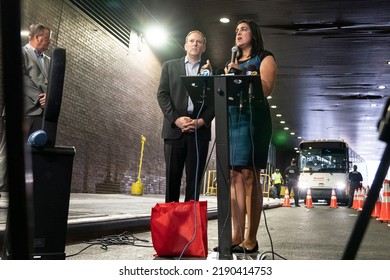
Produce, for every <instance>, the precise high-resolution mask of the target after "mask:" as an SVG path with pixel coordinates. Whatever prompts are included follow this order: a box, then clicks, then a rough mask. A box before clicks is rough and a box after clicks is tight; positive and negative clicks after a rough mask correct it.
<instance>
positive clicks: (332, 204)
mask: <svg viewBox="0 0 390 280" xmlns="http://www.w3.org/2000/svg"><path fill="white" fill-rule="evenodd" d="M329 207H330V208H339V207H338V206H337V197H336V192H335V190H334V189H332V197H331V199H330V206H329Z"/></svg>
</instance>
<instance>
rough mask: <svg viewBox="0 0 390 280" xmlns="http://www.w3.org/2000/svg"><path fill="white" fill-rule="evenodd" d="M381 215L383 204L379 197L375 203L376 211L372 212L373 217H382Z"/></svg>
mask: <svg viewBox="0 0 390 280" xmlns="http://www.w3.org/2000/svg"><path fill="white" fill-rule="evenodd" d="M380 214H381V202H380V200H379V197H378V199H377V200H376V202H375V207H374V210H372V213H371V217H373V218H378V217H380Z"/></svg>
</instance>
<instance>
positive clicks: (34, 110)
mask: <svg viewBox="0 0 390 280" xmlns="http://www.w3.org/2000/svg"><path fill="white" fill-rule="evenodd" d="M22 58H23V60H22V62H23V81H24V110H25V114H26V115H27V116H37V115H41V114H42V112H43V110H42V108H41V107H40V105H39V93H41V92H47V83H48V73H49V66H50V58H49V57H48V56H46V55H45V54H44V55H43V59H44V64H45V69H44V68H43V67H42V65H41V63H40V62H39V60H38V57H37V54H36V53H35V51H34V49H33V48H32V47H31V46H30V45H29V44H27V45H25V46H24V47H23V48H22Z"/></svg>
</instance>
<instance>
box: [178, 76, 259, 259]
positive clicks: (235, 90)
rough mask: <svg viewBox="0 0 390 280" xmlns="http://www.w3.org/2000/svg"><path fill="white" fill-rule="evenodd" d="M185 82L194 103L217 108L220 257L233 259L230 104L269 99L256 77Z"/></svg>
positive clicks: (187, 79) (188, 78)
mask: <svg viewBox="0 0 390 280" xmlns="http://www.w3.org/2000/svg"><path fill="white" fill-rule="evenodd" d="M182 79H183V82H184V85H185V87H186V89H187V92H188V94H189V95H190V97H191V100H192V101H193V103H194V104H199V103H200V104H203V103H205V104H207V105H208V106H214V108H215V131H216V133H215V139H216V161H217V168H216V169H217V184H218V192H217V207H218V240H219V242H218V244H219V246H218V250H219V259H223V260H229V259H232V252H231V245H232V244H231V238H232V222H231V213H230V210H231V209H230V201H231V199H230V168H229V167H230V151H229V121H228V107H229V106H232V105H235V106H245V105H247V104H252V103H253V104H257V105H258V106H260V107H261V106H265V104H266V100H265V98H264V95H263V91H262V87H261V85H260V78H259V76H258V75H256V76H241V75H239V76H237V75H224V76H183V77H182Z"/></svg>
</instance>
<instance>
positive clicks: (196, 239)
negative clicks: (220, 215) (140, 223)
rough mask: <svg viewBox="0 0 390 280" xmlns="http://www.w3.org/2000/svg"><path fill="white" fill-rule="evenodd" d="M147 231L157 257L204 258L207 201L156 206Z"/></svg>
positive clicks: (205, 250)
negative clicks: (149, 231)
mask: <svg viewBox="0 0 390 280" xmlns="http://www.w3.org/2000/svg"><path fill="white" fill-rule="evenodd" d="M150 230H151V233H152V242H153V247H154V249H155V250H156V253H157V255H158V256H193V257H207V201H196V202H194V201H193V200H192V201H188V202H168V203H157V204H156V206H154V207H153V208H152V215H151V218H150Z"/></svg>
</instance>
